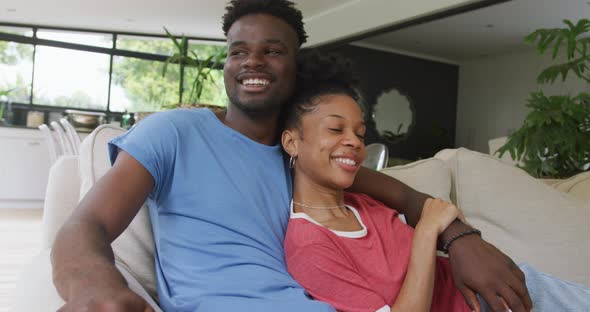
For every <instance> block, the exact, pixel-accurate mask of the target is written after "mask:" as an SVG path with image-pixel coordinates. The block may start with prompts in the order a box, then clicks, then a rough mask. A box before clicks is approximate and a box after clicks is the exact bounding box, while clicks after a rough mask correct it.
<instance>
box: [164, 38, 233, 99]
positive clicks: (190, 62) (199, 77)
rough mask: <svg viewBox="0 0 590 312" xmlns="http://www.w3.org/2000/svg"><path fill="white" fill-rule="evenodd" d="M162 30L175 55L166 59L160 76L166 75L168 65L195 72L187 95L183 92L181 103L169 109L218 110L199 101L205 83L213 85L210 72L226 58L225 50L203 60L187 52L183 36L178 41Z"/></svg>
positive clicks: (181, 72) (195, 53) (195, 54)
mask: <svg viewBox="0 0 590 312" xmlns="http://www.w3.org/2000/svg"><path fill="white" fill-rule="evenodd" d="M164 30H165V31H166V36H167V37H168V38H170V40H172V42H173V43H174V46H175V47H176V53H174V54H173V55H171V56H170V57H169V58H168V59H166V62H165V63H164V67H163V68H162V76H165V75H166V70H167V68H168V64H170V63H175V64H183V65H184V66H188V67H192V68H194V69H195V70H196V73H195V75H194V77H193V79H192V81H190V88H189V90H188V93H187V92H183V95H182V96H181V102H182V103H178V104H174V105H171V106H170V108H176V107H209V108H214V109H219V106H214V105H208V104H204V103H201V102H200V101H201V97H202V95H203V90H204V87H205V85H206V83H208V82H212V83H214V80H213V76H212V73H213V72H212V70H213V69H215V68H216V67H217V66H218V65H219V64H221V62H222V61H223V60H224V59H225V58H226V56H227V52H226V50H225V49H220V50H219V51H217V53H215V54H212V55H210V56H207V57H204V58H199V55H198V54H197V52H195V51H192V50H191V51H189V50H188V41H187V39H186V37H185V36H184V35H183V36H182V37H181V38H180V40H178V39H177V38H176V37H175V36H173V35H172V34H171V33H170V32H169V31H168V29H166V27H164ZM182 74H183V71H180V75H182ZM185 77H186V75H185Z"/></svg>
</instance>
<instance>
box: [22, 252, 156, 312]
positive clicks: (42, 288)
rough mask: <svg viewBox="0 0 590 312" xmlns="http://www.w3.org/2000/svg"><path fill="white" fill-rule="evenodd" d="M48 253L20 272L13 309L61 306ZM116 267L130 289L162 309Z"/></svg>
mask: <svg viewBox="0 0 590 312" xmlns="http://www.w3.org/2000/svg"><path fill="white" fill-rule="evenodd" d="M50 253H51V249H49V248H47V249H44V250H43V251H41V253H40V254H39V255H37V256H36V257H35V258H34V259H33V261H31V262H30V263H29V264H28V265H27V266H26V267H25V269H24V270H23V272H22V273H21V275H20V278H19V281H18V283H17V285H16V293H15V305H14V310H13V311H15V312H21V311H57V310H58V309H59V308H60V307H61V306H63V304H64V301H63V299H61V297H60V296H59V294H58V293H57V290H56V289H55V287H54V286H53V278H52V270H51V261H50ZM117 269H119V272H121V274H122V275H123V277H125V279H126V280H127V284H128V285H129V288H131V290H133V291H134V292H136V293H137V294H138V295H140V296H141V297H143V298H144V299H145V300H146V301H147V302H148V303H149V304H150V305H151V306H152V308H153V309H154V311H156V312H161V311H162V310H161V309H160V308H159V307H158V305H157V304H156V303H155V302H154V300H153V299H152V298H151V297H150V296H149V295H148V293H147V292H146V290H145V289H144V288H143V287H142V286H141V285H140V284H139V282H138V281H137V280H136V279H135V278H134V277H133V276H132V275H131V274H130V273H129V272H128V271H127V270H126V269H125V268H124V267H123V266H120V265H117Z"/></svg>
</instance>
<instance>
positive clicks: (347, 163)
mask: <svg viewBox="0 0 590 312" xmlns="http://www.w3.org/2000/svg"><path fill="white" fill-rule="evenodd" d="M335 160H336V161H337V162H341V163H343V164H345V165H350V166H356V161H354V160H352V159H348V158H336V159H335Z"/></svg>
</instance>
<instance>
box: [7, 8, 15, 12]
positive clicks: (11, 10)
mask: <svg viewBox="0 0 590 312" xmlns="http://www.w3.org/2000/svg"><path fill="white" fill-rule="evenodd" d="M6 12H11V13H13V12H16V9H6Z"/></svg>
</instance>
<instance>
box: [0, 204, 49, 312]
mask: <svg viewBox="0 0 590 312" xmlns="http://www.w3.org/2000/svg"><path fill="white" fill-rule="evenodd" d="M41 216H42V210H41V209H30V210H25V209H0V251H1V252H0V312H8V311H12V305H13V300H14V290H15V288H16V281H17V280H18V277H19V275H20V272H21V270H22V269H23V267H24V266H25V265H26V264H27V263H29V261H31V259H32V258H33V257H34V256H36V255H37V254H38V253H39V251H40V248H41Z"/></svg>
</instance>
